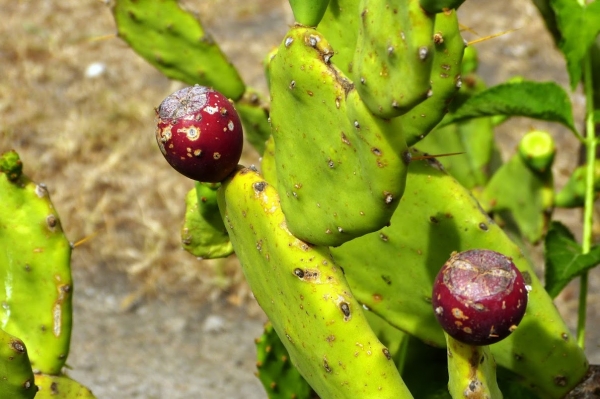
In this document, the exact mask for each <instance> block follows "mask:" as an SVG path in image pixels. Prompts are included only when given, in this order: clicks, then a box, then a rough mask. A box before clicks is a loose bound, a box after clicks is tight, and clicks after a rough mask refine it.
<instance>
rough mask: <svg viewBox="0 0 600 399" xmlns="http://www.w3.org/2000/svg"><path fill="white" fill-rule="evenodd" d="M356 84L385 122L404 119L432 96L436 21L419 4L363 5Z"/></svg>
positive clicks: (365, 1) (405, 0) (377, 1)
mask: <svg viewBox="0 0 600 399" xmlns="http://www.w3.org/2000/svg"><path fill="white" fill-rule="evenodd" d="M360 18H361V24H360V27H359V31H358V40H357V46H356V52H355V53H354V58H353V69H352V74H351V76H352V78H353V80H354V82H356V85H357V86H356V89H357V90H358V92H359V93H360V97H361V98H362V100H363V101H364V102H365V104H366V105H367V107H368V108H369V109H370V110H371V112H373V114H375V115H377V116H379V117H382V118H392V117H395V116H399V115H402V114H403V113H406V112H407V111H408V110H410V109H411V108H412V107H414V106H415V105H417V104H419V103H420V102H422V101H424V100H425V99H426V98H427V97H428V95H430V94H431V93H432V92H431V82H430V76H431V67H432V61H433V54H432V53H433V48H434V44H433V25H434V15H433V14H431V15H429V14H427V13H426V12H425V11H423V9H422V8H421V6H420V5H419V1H418V0H362V2H361V3H360Z"/></svg>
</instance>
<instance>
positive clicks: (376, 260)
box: [331, 152, 588, 399]
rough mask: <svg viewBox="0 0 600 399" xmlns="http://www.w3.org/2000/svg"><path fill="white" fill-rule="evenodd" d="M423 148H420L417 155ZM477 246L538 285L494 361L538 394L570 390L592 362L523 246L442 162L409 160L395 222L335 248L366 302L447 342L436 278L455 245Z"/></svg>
mask: <svg viewBox="0 0 600 399" xmlns="http://www.w3.org/2000/svg"><path fill="white" fill-rule="evenodd" d="M421 154H422V153H419V152H414V153H413V158H414V156H418V155H421ZM423 225H425V226H427V227H426V228H419V229H416V228H415V226H423ZM473 248H490V249H492V250H495V251H498V252H501V253H503V254H505V255H506V256H509V257H511V258H512V260H513V262H514V264H515V265H516V266H517V267H518V268H519V270H521V272H522V273H523V274H524V275H528V276H529V279H530V280H529V281H528V284H529V285H530V286H531V287H532V290H531V291H530V292H529V302H528V305H527V307H528V310H527V314H526V315H525V317H524V318H523V320H522V321H521V323H520V325H519V328H517V330H516V331H515V332H514V333H513V334H511V335H510V336H509V337H508V338H506V339H505V340H503V341H500V342H498V343H496V344H495V345H492V346H491V351H492V353H493V355H494V357H495V359H496V361H497V362H498V364H499V365H500V366H503V367H505V368H507V369H509V370H511V371H512V372H514V373H515V374H517V375H518V376H519V377H518V378H519V379H520V381H522V383H523V384H524V385H526V386H527V387H531V388H532V389H534V390H535V391H536V392H537V393H538V394H539V396H540V397H543V398H556V399H558V398H562V397H564V395H566V393H567V392H569V390H570V389H572V388H573V387H574V386H575V385H576V384H577V383H578V381H579V380H580V379H581V378H583V376H584V375H585V374H586V372H587V370H588V363H587V360H586V358H585V354H584V352H583V351H582V350H581V348H579V346H578V345H577V342H576V340H575V339H574V337H573V336H572V335H571V333H570V332H569V328H568V327H567V326H566V325H565V322H564V321H563V320H562V318H561V316H560V314H559V313H558V311H557V309H556V307H555V306H554V304H553V302H552V299H551V298H550V297H549V296H548V293H547V292H546V291H545V290H544V287H543V285H542V284H541V283H540V281H539V280H538V278H537V276H536V274H535V272H534V270H533V267H532V266H531V264H530V263H529V262H528V260H527V259H526V258H525V257H524V256H523V254H522V252H521V250H520V249H519V247H518V246H517V245H516V244H515V243H513V242H512V241H511V239H510V238H509V237H508V236H507V235H506V234H505V233H504V232H503V231H502V229H501V228H500V226H498V225H497V224H495V223H494V222H493V221H492V220H491V219H490V218H489V216H488V215H487V214H486V213H485V212H483V211H482V209H481V207H480V205H479V204H478V203H477V201H476V200H475V199H474V198H473V195H472V194H471V192H470V191H469V190H467V189H465V188H464V187H463V186H461V185H460V184H459V183H458V182H457V181H456V180H455V179H454V178H452V177H451V176H450V175H448V174H447V173H446V172H445V171H444V170H443V168H442V167H441V165H440V164H439V163H438V162H436V161H434V160H419V161H412V162H411V163H410V165H409V173H408V178H407V183H406V191H405V195H404V196H403V197H402V200H401V201H400V204H399V205H398V208H397V209H396V212H395V213H394V216H393V217H392V220H391V225H390V226H389V227H384V228H383V229H381V230H379V231H377V232H374V233H371V234H367V235H365V236H363V237H359V238H356V239H354V240H352V241H349V242H347V243H345V244H344V245H342V246H340V247H338V248H332V249H331V253H332V255H333V257H334V259H335V261H336V263H338V264H340V265H341V267H343V268H344V271H345V277H346V279H347V280H348V283H349V285H350V287H351V288H352V293H353V294H354V295H355V297H356V298H357V299H358V300H359V301H360V302H361V303H363V304H364V305H365V306H367V307H368V308H369V309H371V310H372V311H373V312H374V313H376V314H378V315H380V316H381V317H383V318H384V319H386V320H387V321H388V322H389V323H390V324H392V325H393V326H396V327H398V328H400V329H401V330H403V331H406V332H408V333H410V334H412V335H415V336H416V337H418V338H419V339H421V340H423V341H424V342H427V343H429V344H431V345H435V346H438V347H444V346H446V339H445V337H444V334H443V330H442V329H441V328H440V326H439V324H438V323H437V320H436V318H435V315H434V312H433V311H432V309H431V291H432V287H433V280H434V278H435V276H436V275H437V273H438V272H439V269H440V265H442V264H444V262H446V260H447V258H448V256H449V255H450V253H451V252H453V251H466V250H469V249H473ZM541 362H543V364H544V367H539V365H540V363H541Z"/></svg>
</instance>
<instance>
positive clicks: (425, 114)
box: [395, 11, 465, 152]
mask: <svg viewBox="0 0 600 399" xmlns="http://www.w3.org/2000/svg"><path fill="white" fill-rule="evenodd" d="M433 32H434V33H433V42H434V46H433V62H432V66H431V77H430V80H431V89H432V95H431V97H429V98H427V99H426V100H425V101H423V102H422V103H420V104H418V105H417V106H415V107H414V108H412V109H411V110H410V111H408V112H407V113H406V114H404V115H402V116H400V117H398V118H396V122H395V123H397V124H398V125H399V126H401V127H402V130H403V132H404V137H405V139H406V143H407V144H408V145H409V146H412V145H414V144H415V143H417V142H418V141H419V140H421V139H423V137H425V136H426V135H427V134H428V133H429V132H430V131H431V130H432V129H433V128H434V127H435V126H436V125H437V124H438V123H439V122H440V121H441V120H442V118H443V117H444V115H446V113H447V112H448V107H449V105H450V102H451V101H452V99H453V98H454V96H455V95H456V93H457V92H458V89H459V88H460V87H461V85H462V81H461V62H462V58H463V52H464V50H465V42H464V40H463V38H462V36H461V35H460V29H459V26H458V19H457V17H456V12H455V11H448V12H442V13H440V14H437V15H436V16H435V25H434V28H433ZM444 152H449V151H448V150H446V151H444Z"/></svg>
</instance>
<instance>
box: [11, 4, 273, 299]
mask: <svg viewBox="0 0 600 399" xmlns="http://www.w3.org/2000/svg"><path fill="white" fill-rule="evenodd" d="M267 3H268V4H269V5H270V6H273V5H275V6H277V5H278V4H279V3H280V2H275V1H260V2H243V1H240V2H236V1H233V0H232V1H216V0H215V1H205V2H199V3H192V2H188V4H187V6H188V7H190V8H195V9H197V10H198V11H201V12H202V14H203V19H204V20H205V21H206V22H207V23H208V24H209V25H210V24H211V23H213V24H216V23H217V22H222V19H223V18H226V19H227V20H229V21H233V20H234V19H235V20H237V21H239V22H240V23H242V24H244V23H246V24H248V23H252V21H251V17H252V16H253V15H255V14H256V12H257V11H259V10H260V9H261V8H264V6H265V5H266V4H267ZM0 15H2V24H0V37H2V40H0V152H4V151H6V150H8V149H15V150H17V151H18V152H19V154H20V155H21V158H22V160H23V162H24V165H25V173H26V174H28V175H29V176H30V177H31V178H32V179H33V180H35V181H38V182H44V183H46V184H47V185H48V187H49V190H50V193H51V196H52V199H53V202H54V204H55V207H56V208H57V210H58V213H59V215H60V216H61V220H62V224H63V227H64V229H65V232H66V234H67V237H68V238H69V239H70V240H72V241H73V242H75V241H78V240H80V239H83V238H85V237H88V238H89V240H87V241H86V242H85V243H83V244H82V245H79V246H77V247H76V249H75V251H74V254H73V266H74V267H82V268H85V267H89V266H92V265H93V266H95V267H97V270H104V271H107V272H108V271H123V272H126V273H127V274H128V275H129V276H131V277H132V279H133V280H135V281H137V282H139V283H141V284H139V285H138V286H139V287H140V288H139V291H138V292H136V293H134V294H133V296H132V299H135V298H137V297H138V296H140V295H145V294H170V293H173V292H180V291H182V290H185V291H187V292H188V293H189V295H190V296H191V297H193V298H196V299H210V298H216V297H218V296H219V295H220V294H222V293H227V294H229V295H231V299H232V300H234V301H243V299H244V298H246V297H248V296H249V291H248V289H247V287H246V285H245V283H244V280H243V276H242V273H241V272H240V269H239V267H238V265H237V263H236V261H235V260H234V258H229V259H227V260H214V261H207V260H204V261H200V260H197V259H195V258H194V257H192V256H191V255H189V254H188V253H187V252H185V251H183V250H182V249H181V245H180V241H179V229H180V226H181V223H182V220H183V214H184V206H185V205H184V196H185V194H186V192H187V191H188V190H190V189H191V188H192V187H193V182H192V181H190V180H188V179H186V178H184V177H182V176H180V175H178V174H177V173H176V172H174V171H173V170H172V169H171V168H170V167H169V166H168V165H167V163H166V162H165V161H164V159H163V158H162V156H161V155H160V152H159V151H158V150H157V147H156V144H155V142H154V126H153V123H154V110H153V107H154V106H156V105H158V104H159V103H160V101H161V100H162V98H164V97H165V96H166V95H168V94H170V93H171V92H172V91H174V90H176V89H177V88H179V87H180V86H181V84H179V83H177V82H171V81H169V80H167V79H166V78H164V77H163V76H162V75H161V74H160V73H159V72H158V71H156V70H155V69H154V68H153V67H151V66H150V65H148V64H147V63H146V62H145V61H144V60H142V59H141V58H140V57H139V56H137V55H136V54H135V53H134V52H133V51H132V50H131V49H130V48H128V47H127V45H125V44H124V43H123V42H122V41H121V40H120V39H118V38H114V37H113V38H111V35H114V33H115V32H116V28H115V26H114V21H113V19H112V16H111V14H110V10H109V8H108V7H107V4H105V3H104V2H101V1H97V0H89V1H81V0H63V1H60V2H54V1H41V0H38V1H33V0H32V1H5V2H2V3H0ZM223 32H225V33H223ZM220 34H221V36H223V38H220V37H219V32H216V33H215V36H217V39H220V40H223V43H224V45H223V48H224V50H225V51H226V52H234V53H235V51H236V50H239V49H240V48H242V47H244V40H235V39H236V33H235V31H233V32H229V31H226V30H224V31H222V32H221V33H220ZM107 37H108V38H107ZM237 38H238V39H239V38H240V37H239V36H238V37H237ZM242 39H244V37H242ZM247 40H248V38H247V37H245V41H246V44H247ZM275 40H277V39H275ZM274 44H276V42H273V41H271V42H269V41H268V40H254V41H253V42H252V43H251V45H246V47H245V48H246V50H247V51H246V53H245V55H243V56H241V55H237V56H236V55H234V56H233V61H234V63H237V64H238V65H239V64H240V63H242V65H241V66H242V68H240V69H241V72H242V74H243V75H244V77H245V79H246V81H249V82H250V83H251V84H252V85H253V86H258V87H259V89H262V90H263V91H264V90H265V86H264V83H262V82H261V81H260V79H261V74H262V71H261V67H260V62H261V57H262V54H266V51H267V50H268V48H269V46H272V45H274ZM244 57H245V58H244ZM94 62H101V63H103V64H104V65H105V66H106V70H105V72H104V73H103V74H101V75H100V76H97V77H95V78H87V77H86V76H85V71H86V68H87V67H88V66H89V65H90V64H92V63H94ZM244 157H245V160H246V162H256V161H255V159H256V154H255V153H254V152H253V151H252V150H251V149H248V150H247V151H246V152H245V154H244Z"/></svg>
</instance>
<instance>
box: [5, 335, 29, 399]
mask: <svg viewBox="0 0 600 399" xmlns="http://www.w3.org/2000/svg"><path fill="white" fill-rule="evenodd" d="M36 392H37V387H36V385H35V383H34V377H33V371H32V370H31V363H29V357H28V355H27V349H26V347H25V344H24V343H23V341H21V340H20V339H18V338H16V337H13V336H12V335H10V334H8V333H7V332H5V331H3V330H0V397H2V398H11V399H31V398H33V397H34V396H36Z"/></svg>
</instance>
